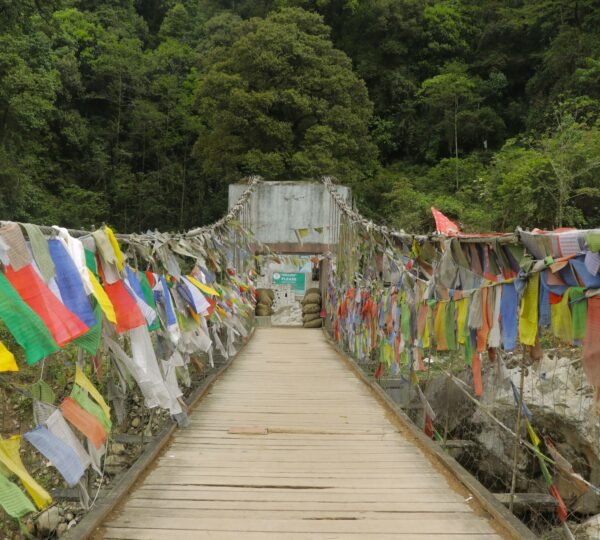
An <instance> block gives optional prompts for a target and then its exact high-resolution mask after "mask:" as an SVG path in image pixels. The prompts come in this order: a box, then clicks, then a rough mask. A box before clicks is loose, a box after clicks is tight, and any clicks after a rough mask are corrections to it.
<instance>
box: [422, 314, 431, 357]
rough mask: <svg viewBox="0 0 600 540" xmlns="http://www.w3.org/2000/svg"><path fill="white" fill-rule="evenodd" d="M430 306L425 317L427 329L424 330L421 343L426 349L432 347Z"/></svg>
mask: <svg viewBox="0 0 600 540" xmlns="http://www.w3.org/2000/svg"><path fill="white" fill-rule="evenodd" d="M430 320H431V317H430V308H429V307H428V308H427V316H426V317H425V329H424V330H423V337H422V339H421V343H422V346H423V348H424V349H429V347H431V333H430V328H429V326H430Z"/></svg>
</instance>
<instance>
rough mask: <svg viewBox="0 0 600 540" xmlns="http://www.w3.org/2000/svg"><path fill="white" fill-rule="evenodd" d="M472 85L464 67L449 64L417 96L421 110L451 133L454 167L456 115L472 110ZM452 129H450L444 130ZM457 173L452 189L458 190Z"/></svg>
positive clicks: (456, 140)
mask: <svg viewBox="0 0 600 540" xmlns="http://www.w3.org/2000/svg"><path fill="white" fill-rule="evenodd" d="M476 86H477V85H476V82H475V81H474V80H473V79H472V78H471V77H470V76H469V75H468V73H467V66H465V65H464V64H459V63H451V64H448V65H447V66H446V69H445V70H444V71H443V72H442V73H440V74H439V75H436V76H435V77H432V78H430V79H427V80H426V81H423V84H422V85H421V90H420V94H421V96H423V103H424V104H425V106H426V107H427V108H428V109H430V110H432V111H434V112H437V113H438V114H441V115H442V120H441V122H440V123H441V125H442V126H444V128H445V131H446V132H447V133H448V132H450V131H451V133H452V139H451V140H452V142H453V146H454V157H455V159H456V160H457V163H458V115H459V112H460V111H462V110H464V109H466V108H467V107H473V106H476V105H477V103H478V101H480V99H479V97H478V96H477V94H476V93H475V88H476ZM450 125H451V126H452V129H451V130H449V129H448V128H449V127H450ZM458 187H459V186H458V169H456V189H457V190H458Z"/></svg>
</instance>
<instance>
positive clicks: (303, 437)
mask: <svg viewBox="0 0 600 540" xmlns="http://www.w3.org/2000/svg"><path fill="white" fill-rule="evenodd" d="M305 332H306V331H296V330H288V329H279V328H272V329H266V328H265V329H259V330H257V331H256V333H255V336H254V338H253V341H252V342H250V343H249V345H248V346H247V347H246V349H245V350H244V351H243V352H242V353H241V354H240V356H239V358H238V359H237V360H236V364H235V366H234V367H233V368H232V369H231V370H229V371H228V373H227V374H226V375H225V376H224V377H223V378H221V379H220V380H219V381H217V382H216V383H215V384H214V385H213V387H212V389H211V391H210V393H209V394H208V395H207V396H206V397H205V400H204V401H203V404H202V407H201V408H199V409H198V410H196V411H195V412H194V413H193V415H192V416H191V419H190V420H191V421H190V426H189V428H187V429H186V430H184V431H181V432H178V433H177V434H176V436H175V437H174V439H173V441H172V443H171V445H170V447H169V448H168V450H167V451H166V452H165V453H164V454H163V455H162V456H161V457H160V459H158V460H157V462H156V467H155V469H154V470H153V471H151V472H150V473H149V474H148V475H147V477H146V478H145V479H144V481H143V483H142V484H141V485H140V486H138V488H137V489H135V490H134V491H133V492H132V494H131V496H130V498H129V500H128V501H127V502H126V503H125V504H124V506H123V507H122V509H121V511H120V512H119V513H118V514H116V515H114V516H113V517H112V518H111V519H110V520H109V521H108V523H106V525H105V526H106V534H105V538H115V539H116V538H130V539H133V540H135V539H137V538H144V539H145V540H146V539H147V540H152V539H153V538H161V540H162V539H163V538H165V537H166V538H169V540H177V539H178V538H186V539H187V538H211V539H214V538H222V539H228V538H236V539H239V538H243V539H244V540H255V539H269V538H273V539H274V538H277V539H278V540H285V539H290V540H298V539H300V538H307V536H310V538H315V539H320V538H328V539H331V538H356V539H357V540H358V539H359V538H360V539H364V538H366V539H368V538H377V540H385V539H387V538H400V539H405V540H408V539H411V538H415V539H416V538H418V539H419V540H424V539H425V538H432V539H434V540H443V539H448V540H450V539H451V540H458V539H459V538H468V539H474V538H481V539H482V540H492V539H494V540H496V539H498V538H500V536H498V535H497V533H496V531H495V530H494V529H493V527H492V526H491V524H490V522H489V521H488V519H486V517H484V516H482V515H481V514H478V513H476V512H474V511H473V508H472V506H471V504H470V503H469V502H467V501H466V500H465V498H466V497H463V496H461V495H460V494H459V493H457V492H456V491H454V490H453V489H452V488H451V487H450V485H449V484H448V481H447V480H446V478H445V477H444V476H443V475H442V474H440V473H439V472H438V471H437V470H436V469H435V468H434V467H432V466H431V463H430V462H429V460H428V459H427V458H426V457H425V456H424V454H423V452H422V451H421V450H420V449H419V448H417V447H416V446H414V444H413V443H412V440H410V439H407V438H405V437H404V435H403V434H402V433H400V432H399V431H398V429H397V428H396V427H395V426H393V425H392V424H391V423H390V421H389V420H388V418H387V417H386V414H385V412H384V410H383V409H382V408H381V406H380V405H379V403H377V402H376V401H375V400H373V398H372V397H371V395H370V394H369V391H368V389H366V388H365V386H364V385H363V384H362V383H361V382H360V381H359V380H357V379H356V377H355V376H354V375H353V374H352V373H350V372H349V371H348V370H347V368H346V367H345V366H344V365H343V364H342V363H341V362H340V361H339V358H338V356H337V354H336V353H335V352H334V351H332V349H331V348H329V346H328V345H327V343H326V341H325V340H324V339H323V337H322V334H321V333H319V332H311V333H310V334H307V333H305Z"/></svg>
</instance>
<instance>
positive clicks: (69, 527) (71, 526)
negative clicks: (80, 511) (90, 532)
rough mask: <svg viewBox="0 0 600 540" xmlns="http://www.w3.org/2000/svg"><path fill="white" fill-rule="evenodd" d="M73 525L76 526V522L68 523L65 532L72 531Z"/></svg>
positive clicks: (74, 520)
mask: <svg viewBox="0 0 600 540" xmlns="http://www.w3.org/2000/svg"><path fill="white" fill-rule="evenodd" d="M75 525H77V520H76V519H72V520H71V521H69V524H68V525H67V530H70V529H72V528H73V527H75Z"/></svg>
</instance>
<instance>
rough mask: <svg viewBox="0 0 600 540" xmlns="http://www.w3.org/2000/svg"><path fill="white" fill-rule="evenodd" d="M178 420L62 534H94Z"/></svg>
mask: <svg viewBox="0 0 600 540" xmlns="http://www.w3.org/2000/svg"><path fill="white" fill-rule="evenodd" d="M230 365H231V360H230V361H228V362H226V363H224V364H222V365H221V366H220V367H218V368H217V369H216V371H214V372H213V373H211V374H210V375H209V376H208V377H207V378H206V379H205V380H204V381H202V383H201V384H200V385H199V386H198V388H196V390H195V391H194V392H192V394H191V395H190V396H189V397H188V398H187V399H186V405H187V406H188V407H189V408H190V409H191V408H193V407H194V406H195V405H196V403H197V402H198V401H200V400H201V399H202V398H203V397H204V395H205V394H208V393H209V391H210V389H211V387H212V385H213V384H214V382H215V381H216V380H217V379H218V378H219V376H220V375H221V374H222V373H224V372H225V371H226V370H227V369H228V367H229V366H230ZM176 426H177V424H176V423H175V422H174V421H173V420H171V421H169V422H168V423H167V425H166V426H165V427H164V428H163V430H162V431H161V432H160V433H158V434H157V435H156V436H154V437H153V444H150V445H147V446H146V448H145V449H144V451H143V452H142V454H141V455H140V457H139V458H138V459H137V460H136V462H135V463H134V464H133V465H132V467H131V468H129V469H128V470H127V471H126V472H125V473H124V474H123V475H122V476H121V477H119V479H118V480H117V482H116V483H115V484H114V486H113V488H112V490H111V491H110V493H109V494H108V495H107V496H106V497H104V498H103V499H101V500H100V502H99V503H97V504H96V506H95V507H94V508H93V509H92V510H90V511H89V512H88V513H87V514H86V515H85V517H84V518H83V519H82V520H81V521H80V522H79V524H78V525H77V527H73V528H72V529H70V530H69V531H67V532H66V534H64V535H63V536H62V538H64V539H65V540H75V539H76V540H80V539H82V540H83V539H86V538H89V537H91V535H92V534H94V531H96V529H97V528H98V527H99V526H100V525H101V523H102V522H103V520H105V519H106V517H107V516H108V515H109V514H110V512H111V511H112V510H113V509H114V508H115V507H116V506H117V505H118V504H119V503H120V502H121V500H123V498H124V497H125V496H126V495H127V494H128V492H129V490H130V489H131V488H132V487H133V485H134V484H135V482H136V481H137V480H138V478H140V476H141V475H142V474H143V473H144V472H145V471H146V469H147V468H148V467H149V466H150V465H151V464H152V463H153V462H154V460H155V459H156V458H157V457H158V455H159V454H160V452H161V451H162V450H163V448H164V447H165V446H166V445H167V443H168V442H169V441H170V439H171V437H172V435H173V433H174V432H175V430H176Z"/></svg>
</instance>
